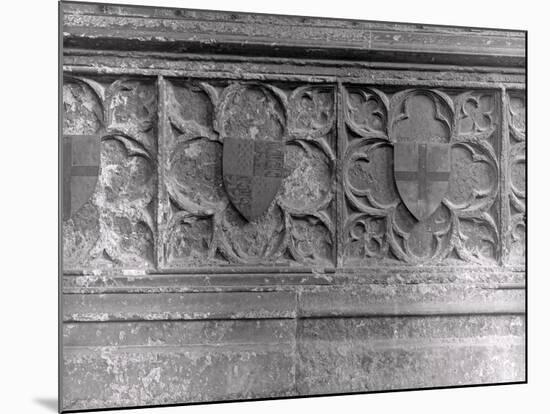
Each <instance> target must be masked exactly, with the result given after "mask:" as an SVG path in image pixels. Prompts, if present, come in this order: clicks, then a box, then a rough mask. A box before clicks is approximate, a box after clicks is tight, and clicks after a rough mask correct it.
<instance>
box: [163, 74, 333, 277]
mask: <svg viewBox="0 0 550 414" xmlns="http://www.w3.org/2000/svg"><path fill="white" fill-rule="evenodd" d="M165 87H166V96H167V104H166V105H167V112H168V116H167V119H166V122H167V124H168V125H167V128H166V138H165V143H164V149H163V151H164V154H165V155H166V163H165V164H164V165H163V167H165V168H166V171H165V172H164V177H165V182H164V183H163V184H165V186H166V187H165V197H166V200H167V201H168V202H167V203H165V204H166V206H167V208H166V209H165V210H164V211H163V215H162V217H163V219H164V220H165V223H163V225H162V228H163V229H164V233H163V235H162V242H163V246H162V251H163V254H162V263H163V265H165V266H168V267H174V266H176V267H177V266H181V265H185V266H203V265H210V266H216V265H226V264H241V265H256V264H285V265H286V264H296V265H310V266H311V265H315V266H318V265H325V266H330V265H332V264H333V263H334V237H335V236H334V235H335V225H334V215H335V206H334V204H335V203H334V194H335V150H334V146H335V137H334V125H335V108H334V88H333V87H314V86H294V85H271V84H265V83H237V82H233V83H206V82H195V81H179V80H166V83H165ZM277 142H281V147H280V149H279V147H277V148H276V152H277V156H276V157H273V156H270V157H267V158H266V160H265V161H266V162H265V163H264V164H262V165H264V167H265V166H266V165H267V166H269V165H268V164H269V163H271V164H273V162H274V158H276V160H275V161H277V163H276V164H277V165H274V164H273V165H271V167H273V168H275V167H277V168H275V169H273V168H271V167H270V168H271V170H272V172H276V173H277V174H271V175H280V177H273V178H272V177H268V179H267V180H266V179H264V181H258V182H257V183H256V185H258V186H257V187H255V189H254V191H255V192H256V193H255V195H254V196H253V195H252V194H250V191H251V190H250V187H246V185H245V184H246V183H244V182H242V180H241V181H238V180H239V177H238V176H235V175H234V174H232V172H231V171H229V168H228V165H229V163H233V165H232V166H231V168H233V169H240V170H241V171H250V174H249V176H248V177H247V178H246V179H250V180H251V179H252V178H254V179H257V178H258V176H255V177H253V175H254V174H255V173H254V174H253V172H254V169H256V170H257V169H258V165H259V159H258V156H257V154H256V158H254V154H253V151H254V150H255V149H254V148H256V150H258V148H260V145H265V143H270V145H274V144H275V143H277ZM254 145H255V146H256V147H254ZM248 150H250V151H251V152H252V155H250V156H247V155H246V151H248ZM273 151H275V148H274V149H273ZM273 151H272V152H273ZM266 154H268V155H269V153H268V152H266ZM230 157H232V158H230ZM264 158H265V157H264ZM268 158H269V159H268ZM247 163H248V164H247ZM265 169H266V168H264V170H265ZM233 172H234V171H233ZM243 174H244V173H243ZM264 175H265V174H264ZM268 175H269V174H268ZM269 180H276V181H277V183H273V185H272V184H270V183H271V181H269ZM279 180H280V184H278V183H279ZM245 187H246V188H245ZM262 192H263V194H262ZM254 197H256V198H254ZM258 197H263V199H262V200H260V201H258ZM251 203H255V204H251ZM261 203H263V204H261ZM168 207H169V208H168ZM252 208H254V209H256V210H254V212H253V210H252ZM247 209H248V210H247Z"/></svg>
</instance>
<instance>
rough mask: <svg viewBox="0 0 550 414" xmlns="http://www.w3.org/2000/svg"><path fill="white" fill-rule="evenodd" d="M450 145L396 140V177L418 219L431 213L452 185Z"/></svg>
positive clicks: (398, 185) (410, 208)
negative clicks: (450, 178) (450, 184)
mask: <svg viewBox="0 0 550 414" xmlns="http://www.w3.org/2000/svg"><path fill="white" fill-rule="evenodd" d="M450 171H451V146H450V145H449V144H443V143H428V142H397V143H395V144H394V177H395V182H396V185H397V190H398V191H399V194H400V195H401V199H402V200H403V203H404V204H405V206H406V207H407V208H408V209H409V211H410V212H411V213H412V214H413V216H414V217H416V219H417V220H418V221H423V220H425V219H427V218H428V217H430V216H431V215H432V214H433V213H434V212H435V210H437V208H438V207H439V205H440V203H441V200H443V197H444V196H445V193H446V192H447V188H448V187H449V176H450Z"/></svg>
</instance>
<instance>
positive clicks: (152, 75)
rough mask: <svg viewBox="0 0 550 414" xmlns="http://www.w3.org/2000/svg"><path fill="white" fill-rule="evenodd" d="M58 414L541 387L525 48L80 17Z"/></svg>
mask: <svg viewBox="0 0 550 414" xmlns="http://www.w3.org/2000/svg"><path fill="white" fill-rule="evenodd" d="M61 10H62V25H63V27H62V32H63V36H62V37H63V67H62V69H63V73H62V88H63V93H62V98H63V102H62V110H63V123H62V136H61V137H60V151H61V152H62V155H63V156H62V158H61V160H62V162H63V166H62V169H63V174H62V178H61V179H62V181H63V200H62V201H63V202H62V210H63V211H62V217H63V221H62V242H63V243H62V245H63V247H62V248H63V254H62V256H63V263H62V276H61V284H62V292H61V294H62V327H61V329H62V358H61V372H62V387H61V401H62V408H63V409H64V410H80V409H94V408H110V407H124V406H146V405H158V404H174V403H189V402H206V401H222V400H235V399H255V398H268V397H283V396H299V395H316V394H333V393H349V392H365V391H377V390H398V389H410V388H423V387H438V386H451V385H471V384H488V383H508V382H522V381H524V380H525V202H526V194H525V187H526V186H525V142H526V141H525V140H526V134H525V132H526V131H525V34H524V33H523V32H513V31H496V30H472V29H462V28H444V27H437V26H429V27H426V26H421V25H411V24H389V23H375V22H363V21H346V20H334V19H320V18H306V17H288V16H269V15H254V14H241V13H226V12H211V11H195V10H181V9H164V8H150V7H133V6H107V5H97V4H81V3H70V2H63V3H61Z"/></svg>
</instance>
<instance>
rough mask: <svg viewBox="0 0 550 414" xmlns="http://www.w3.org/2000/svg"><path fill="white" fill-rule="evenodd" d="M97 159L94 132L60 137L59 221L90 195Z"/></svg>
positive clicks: (97, 169) (97, 142)
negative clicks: (61, 155)
mask: <svg viewBox="0 0 550 414" xmlns="http://www.w3.org/2000/svg"><path fill="white" fill-rule="evenodd" d="M99 160H100V144H99V136H98V135H65V136H64V137H63V220H67V219H68V218H70V217H71V216H72V215H73V214H74V213H75V212H77V211H78V210H79V209H80V208H81V207H82V206H83V205H84V203H86V201H88V200H89V199H90V197H91V196H92V194H93V192H94V190H95V187H96V184H97V180H98V176H99Z"/></svg>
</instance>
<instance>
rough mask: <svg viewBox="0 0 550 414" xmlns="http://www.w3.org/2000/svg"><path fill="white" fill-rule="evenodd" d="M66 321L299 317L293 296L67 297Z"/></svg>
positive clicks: (247, 294) (242, 294)
mask: <svg viewBox="0 0 550 414" xmlns="http://www.w3.org/2000/svg"><path fill="white" fill-rule="evenodd" d="M63 310H64V320H65V321H68V322H70V321H81V322H83V321H96V322H98V321H117V320H143V321H145V320H171V319H176V320H179V319H258V318H262V319H263V318H292V317H295V315H296V295H295V294H294V293H293V292H284V291H282V292H226V293H223V292H222V293H186V294H177V293H164V294H150V295H147V294H131V293H111V294H105V295H79V294H73V295H65V296H64V302H63Z"/></svg>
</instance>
